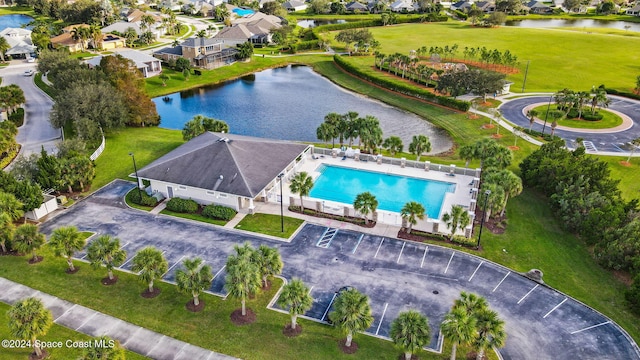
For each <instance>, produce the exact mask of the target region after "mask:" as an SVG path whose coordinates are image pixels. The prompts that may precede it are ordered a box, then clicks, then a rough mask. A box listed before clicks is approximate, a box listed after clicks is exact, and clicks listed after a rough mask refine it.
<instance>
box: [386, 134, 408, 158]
mask: <svg viewBox="0 0 640 360" xmlns="http://www.w3.org/2000/svg"><path fill="white" fill-rule="evenodd" d="M382 147H384V148H385V149H387V150H389V152H390V153H391V156H394V155H395V154H396V153H399V152H402V148H403V147H404V146H403V144H402V139H400V138H399V137H397V136H389V137H388V138H386V139H384V142H383V143H382Z"/></svg>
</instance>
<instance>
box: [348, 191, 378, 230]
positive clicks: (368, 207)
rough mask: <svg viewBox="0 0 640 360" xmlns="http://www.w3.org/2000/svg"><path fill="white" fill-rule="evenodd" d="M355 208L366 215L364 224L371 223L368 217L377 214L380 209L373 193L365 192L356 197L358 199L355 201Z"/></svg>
mask: <svg viewBox="0 0 640 360" xmlns="http://www.w3.org/2000/svg"><path fill="white" fill-rule="evenodd" d="M353 208H354V209H355V210H356V211H358V212H360V213H361V214H362V215H364V223H365V224H368V223H369V218H368V217H367V216H368V215H369V213H375V212H376V209H377V208H378V200H376V197H375V196H373V194H372V193H370V192H368V191H365V192H363V193H360V194H358V195H356V199H355V200H354V201H353Z"/></svg>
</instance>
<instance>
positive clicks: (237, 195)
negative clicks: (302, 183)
mask: <svg viewBox="0 0 640 360" xmlns="http://www.w3.org/2000/svg"><path fill="white" fill-rule="evenodd" d="M309 151H310V146H309V145H304V144H298V143H293V142H288V141H279V140H270V139H262V138H255V137H250V136H242V135H234V134H223V133H212V132H206V133H204V134H202V135H200V136H197V137H195V138H193V139H191V140H189V141H188V142H187V143H185V144H183V145H181V146H179V147H178V148H176V149H175V150H173V151H171V152H169V153H168V154H166V155H164V156H162V157H160V158H159V159H157V160H155V161H154V162H152V163H151V164H149V165H147V166H145V167H144V168H142V169H140V170H139V171H138V176H139V178H140V179H142V180H147V181H149V184H150V185H149V187H150V190H151V192H158V193H162V195H164V196H165V197H166V198H169V199H170V198H174V197H179V198H184V199H193V200H195V201H197V202H198V203H200V204H205V205H207V204H216V205H223V206H227V207H230V208H233V209H235V210H244V211H247V212H249V213H252V212H253V211H254V208H255V204H254V201H267V199H268V193H271V192H272V191H273V189H275V188H276V187H277V186H278V184H279V182H278V181H279V178H278V176H279V175H280V174H285V176H286V177H288V176H291V175H292V174H293V173H294V172H295V169H296V167H297V165H298V164H299V163H300V162H302V161H305V159H306V158H307V156H306V154H307V153H308V152H309Z"/></svg>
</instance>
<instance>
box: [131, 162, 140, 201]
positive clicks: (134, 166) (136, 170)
mask: <svg viewBox="0 0 640 360" xmlns="http://www.w3.org/2000/svg"><path fill="white" fill-rule="evenodd" d="M129 155H130V156H131V158H132V159H133V171H135V173H136V187H137V188H138V196H139V197H140V203H142V191H141V190H140V178H139V177H138V167H137V166H136V157H135V156H133V153H132V152H130V153H129Z"/></svg>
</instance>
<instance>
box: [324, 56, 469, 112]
mask: <svg viewBox="0 0 640 360" xmlns="http://www.w3.org/2000/svg"><path fill="white" fill-rule="evenodd" d="M333 60H334V61H335V62H336V64H338V65H339V66H340V67H342V68H343V69H344V70H345V71H347V72H349V73H351V74H353V75H356V76H358V77H360V78H362V79H364V80H367V81H370V82H372V83H374V84H376V85H378V86H382V87H384V88H385V89H389V90H391V91H395V92H399V93H401V94H404V95H409V96H412V97H415V98H418V99H422V100H429V101H431V102H434V103H436V104H439V105H442V106H446V107H449V108H453V109H457V110H460V111H468V110H469V108H470V107H471V103H470V102H468V101H461V100H456V99H452V98H449V97H445V96H438V95H436V94H434V93H432V92H429V91H427V90H423V89H419V88H416V87H413V86H410V85H408V84H406V83H404V82H400V81H394V80H391V79H385V78H379V77H376V76H375V75H371V74H367V73H365V72H363V71H362V70H360V69H359V68H358V67H356V66H354V65H353V64H351V63H349V62H348V61H347V60H345V59H344V58H343V57H341V56H340V55H334V56H333Z"/></svg>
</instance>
